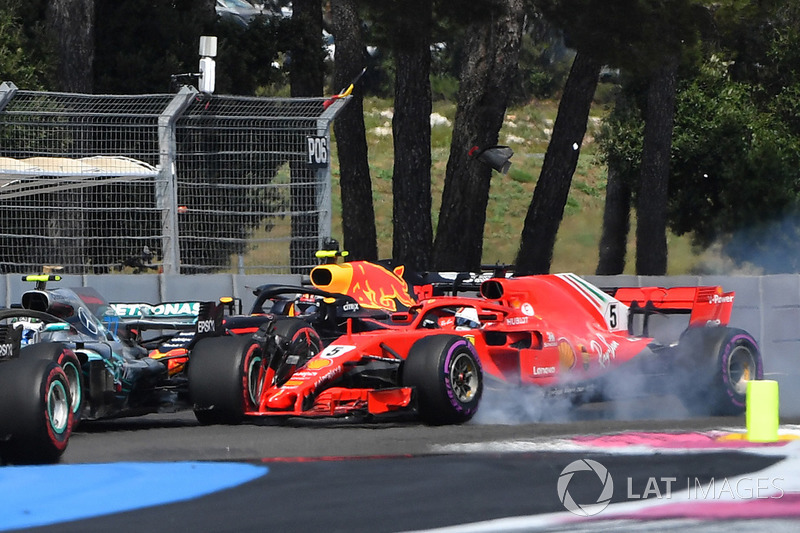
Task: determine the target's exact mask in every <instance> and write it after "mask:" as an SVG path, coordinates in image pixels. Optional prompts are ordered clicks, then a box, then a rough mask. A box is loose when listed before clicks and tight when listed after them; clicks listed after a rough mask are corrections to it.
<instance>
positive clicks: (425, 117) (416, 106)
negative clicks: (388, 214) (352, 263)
mask: <svg viewBox="0 0 800 533" xmlns="http://www.w3.org/2000/svg"><path fill="white" fill-rule="evenodd" d="M403 5H404V7H405V9H406V11H407V12H409V13H414V16H413V17H402V18H399V19H398V20H397V24H396V25H395V27H394V28H393V32H395V33H394V35H393V42H394V46H393V48H394V54H395V69H396V74H395V94H394V120H393V121H392V134H393V136H394V170H393V175H392V193H393V195H394V202H393V206H392V222H393V234H394V235H393V237H394V238H393V247H392V257H393V258H394V259H395V260H396V261H397V262H398V263H400V264H404V265H406V267H407V268H409V269H411V270H427V269H428V268H429V266H430V261H431V247H432V241H433V229H432V227H433V224H432V222H431V126H430V115H431V87H430V80H429V75H430V67H431V53H430V36H431V25H432V9H431V2H430V0H410V1H407V2H404V4H403Z"/></svg>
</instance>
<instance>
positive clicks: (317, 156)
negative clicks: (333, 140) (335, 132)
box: [306, 135, 330, 168]
mask: <svg viewBox="0 0 800 533" xmlns="http://www.w3.org/2000/svg"><path fill="white" fill-rule="evenodd" d="M306 143H307V144H308V158H307V159H306V163H307V164H308V166H309V167H312V168H321V167H326V166H328V163H330V150H328V138H327V137H325V136H324V135H323V136H312V135H309V136H308V137H306Z"/></svg>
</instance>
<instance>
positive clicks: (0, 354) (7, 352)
mask: <svg viewBox="0 0 800 533" xmlns="http://www.w3.org/2000/svg"><path fill="white" fill-rule="evenodd" d="M12 355H14V345H13V344H12V343H10V342H9V343H6V344H0V359H6V358H9V357H11V356H12Z"/></svg>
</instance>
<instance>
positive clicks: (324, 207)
mask: <svg viewBox="0 0 800 533" xmlns="http://www.w3.org/2000/svg"><path fill="white" fill-rule="evenodd" d="M351 98H352V96H348V97H346V98H337V99H336V100H334V101H333V102H332V103H331V105H329V106H328V108H327V109H326V110H325V111H323V112H322V114H321V115H320V117H319V119H318V120H317V135H319V136H322V135H324V136H325V137H326V138H327V140H328V164H327V165H326V166H325V167H322V168H320V169H319V170H318V171H317V180H318V181H317V182H318V183H319V184H320V187H319V188H318V193H319V206H320V211H321V212H320V216H319V226H318V227H319V235H318V238H319V242H318V243H317V247H319V248H321V247H322V245H323V243H324V241H325V239H328V238H330V237H333V235H331V227H332V225H333V205H332V203H333V201H332V197H333V190H332V184H331V182H332V177H331V164H330V150H331V147H332V143H331V123H332V122H333V119H334V118H335V117H336V115H338V114H339V111H341V110H342V108H343V107H344V106H345V105H347V102H349V101H350V99H351ZM340 237H341V236H340Z"/></svg>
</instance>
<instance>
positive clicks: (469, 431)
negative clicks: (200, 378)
mask: <svg viewBox="0 0 800 533" xmlns="http://www.w3.org/2000/svg"><path fill="white" fill-rule="evenodd" d="M670 402H671V400H669V399H666V398H653V399H649V400H647V401H635V402H629V403H627V404H625V405H623V406H620V405H607V404H601V405H597V406H585V407H582V408H580V409H578V410H576V411H573V412H571V413H570V414H569V418H568V419H567V418H562V414H559V417H552V416H551V417H540V419H539V420H536V421H531V420H524V419H523V420H503V421H502V422H503V423H497V422H498V421H497V420H492V419H491V418H488V419H487V418H486V416H484V418H483V419H480V420H478V421H476V422H474V423H469V424H466V425H463V426H443V427H429V426H424V425H420V424H418V423H416V422H415V421H414V420H410V419H409V420H404V419H397V420H392V421H383V422H373V423H363V422H358V421H351V420H312V421H307V420H288V421H277V420H274V419H263V420H258V421H256V422H255V423H252V424H245V425H240V426H200V425H198V424H197V422H196V421H195V420H194V417H193V415H192V414H191V413H190V412H182V413H174V414H159V415H148V416H143V417H137V418H129V419H120V420H109V421H103V422H95V423H91V424H83V425H82V426H81V427H80V428H78V430H77V431H76V433H74V434H73V437H72V439H71V440H70V444H69V447H68V449H67V451H66V453H65V454H64V456H63V458H62V461H61V464H59V465H55V466H44V467H23V466H19V467H18V466H5V467H2V468H0V494H2V496H0V531H16V530H24V531H34V532H39V531H41V532H56V531H58V532H60V533H64V532H72V531H75V532H95V531H96V532H100V531H102V532H109V531H114V532H115V533H123V532H128V531H130V532H137V533H138V532H144V531H198V532H201V531H202V532H228V531H230V532H249V531H259V532H261V531H326V532H327V531H348V532H349V531H370V532H372V531H376V532H381V531H415V530H430V529H435V528H448V529H447V530H452V531H596V530H599V529H603V530H618V531H631V530H635V531H669V530H676V529H692V530H698V531H728V530H730V529H731V528H734V529H737V530H738V529H741V528H742V527H743V525H744V524H748V526H747V527H748V528H752V527H754V525H755V527H766V528H768V529H769V530H770V531H796V530H797V526H798V524H800V510H798V508H800V487H796V485H798V484H800V468H798V467H797V466H796V464H795V462H791V461H789V460H787V459H786V458H787V457H789V456H792V457H793V456H798V457H800V451H799V450H800V448H798V446H796V444H800V441H791V442H789V443H788V444H787V443H785V442H784V443H779V444H786V446H772V445H764V446H763V447H756V448H752V447H741V446H738V445H736V446H733V447H722V448H718V447H711V448H707V449H695V450H694V451H692V452H691V453H688V452H687V453H684V452H685V450H682V449H681V444H680V442H679V443H678V444H677V445H675V446H670V449H667V450H664V449H661V450H659V449H655V450H654V449H652V448H647V447H642V446H638V445H637V444H635V443H638V442H641V441H636V440H634V441H631V442H634V444H631V445H626V446H622V447H620V446H617V445H614V444H613V443H612V445H610V446H607V447H603V446H594V447H588V448H586V447H585V448H580V447H575V446H573V445H570V444H569V443H570V442H574V440H575V439H574V437H576V436H577V437H578V438H585V436H594V437H598V438H601V439H602V438H613V436H614V435H617V436H618V435H634V436H636V435H645V436H647V435H651V436H652V435H654V434H658V435H660V436H661V437H660V438H664V435H665V434H666V435H667V438H672V437H673V436H680V435H695V436H697V435H700V436H701V437H698V438H705V437H702V436H703V435H704V434H705V433H707V432H710V431H715V430H719V429H720V428H727V429H723V431H725V430H727V431H734V432H735V431H736V428H738V429H741V430H743V429H744V425H745V418H744V416H741V417H726V418H691V417H689V416H688V415H687V414H686V413H685V412H684V413H681V412H680V409H679V408H677V407H674V406H673V405H672V404H671V403H670ZM797 423H798V420H797V419H781V424H782V426H783V425H785V424H789V425H794V424H797ZM609 435H610V436H612V437H603V436H609ZM636 438H638V437H636ZM651 440H652V439H651ZM695 440H696V439H695ZM609 442H611V441H609ZM565 443H566V444H565ZM620 452H621V453H620ZM753 452H758V453H753ZM762 452H763V453H762ZM576 461H578V462H579V463H580V464H583V465H586V464H600V465H602V468H604V469H607V473H608V474H609V477H610V476H613V481H614V483H613V490H611V491H610V492H606V491H605V489H606V488H609V487H608V478H606V483H605V484H604V483H603V481H602V479H601V477H600V474H599V473H596V471H594V472H593V471H577V472H575V473H574V474H572V475H570V476H569V477H568V478H565V469H566V468H567V467H568V466H570V465H574V464H577V463H575V462H576ZM592 461H594V462H595V463H592ZM756 478H757V481H756V483H757V485H758V486H757V487H756V488H755V489H752V488H751V489H747V487H745V486H744V485H741V486H740V483H739V482H738V481H735V480H742V479H749V480H751V481H752V480H754V479H756ZM723 480H724V481H725V483H726V486H727V487H728V488H727V491H728V492H729V494H727V495H725V494H722V493H720V494H719V495H717V494H716V492H719V491H720V490H723V491H724V490H725V489H723V484H722V481H723ZM728 480H731V481H730V485H728V484H727V482H728ZM715 481H716V482H717V488H716V489H709V488H708V487H709V485H708V484H709V482H711V483H712V484H713V483H714V482H715ZM560 482H561V483H562V485H560ZM566 482H568V484H567V485H564V483H566ZM762 482H763V483H762ZM762 485H763V486H762ZM560 487H561V488H563V487H566V488H567V491H566V492H568V494H567V497H568V499H571V501H574V502H578V503H579V504H580V505H584V504H593V503H595V502H598V503H597V505H598V506H600V508H602V509H604V510H602V512H600V513H599V514H596V515H595V516H593V517H579V516H577V515H576V514H575V513H570V512H568V511H567V510H565V505H564V503H562V498H563V496H564V494H565V491H563V490H560ZM731 487H733V488H732V489H731ZM698 488H699V489H698ZM762 489H763V490H767V492H765V493H764V495H763V497H761V498H759V496H760V491H761V490H762ZM776 489H777V490H778V492H779V493H780V496H781V497H782V498H783V499H782V500H778V499H776V497H775V496H774V495H775V491H776ZM691 490H694V497H693V498H692V494H691ZM698 490H700V493H698ZM753 490H755V491H757V494H756V497H755V498H750V500H751V501H750V502H749V503H753V504H756V505H758V509H756V510H755V511H752V509H755V508H756V505H750V506H749V507H748V509H749V510H748V511H747V512H744V513H743V512H742V509H743V507H742V506H741V505H739V506H738V507H726V506H725V505H719V503H720V502H717V501H715V502H713V503H715V504H717V505H714V506H709V505H704V506H703V508H702V509H701V510H699V511H698V510H697V509H693V510H692V511H691V512H688V513H684V512H682V511H680V510H678V511H676V510H675V509H677V508H676V507H675V506H672V507H668V508H665V507H658V508H656V509H655V510H653V509H649V508H643V507H642V506H643V505H644V503H646V502H652V503H664V502H665V500H664V498H665V497H667V499H669V496H670V495H669V492H672V493H673V496H674V497H682V498H683V500H686V499H687V498H688V499H689V500H690V501H689V502H688V504H700V503H703V504H704V503H708V502H707V501H705V500H718V499H728V500H730V499H731V498H730V497H731V496H732V497H733V500H737V499H746V498H745V497H746V496H747V495H748V494H749V495H750V496H753ZM769 490H772V492H769ZM748 491H749V492H748ZM795 491H797V492H795ZM601 492H602V493H601ZM745 492H746V493H748V494H742V493H745ZM730 493H733V494H730ZM718 496H719V497H718ZM692 499H694V500H695V501H691V500H692ZM601 500H602V501H601ZM698 500H704V501H703V502H701V501H698ZM778 502H780V503H782V504H784V505H782V506H781V507H779V508H776V507H775V506H774V505H773V504H776V503H778ZM666 503H673V502H672V501H670V502H666ZM735 503H739V504H741V503H742V502H741V501H739V502H735ZM608 504H610V506H609V507H608V508H607V509H606V508H605V506H606V505H608ZM682 505H686V502H685V501H684V503H683V504H682ZM770 505H773V506H772V507H770ZM584 508H585V509H595V510H596V509H597V507H585V506H584ZM678 508H680V507H678ZM612 509H617V511H616V512H617V515H618V516H617V518H614V517H611V518H607V519H605V520H603V521H602V522H597V521H593V520H597V519H599V518H603V517H604V516H607V515H609V513H611V510H612ZM665 509H669V510H665ZM619 510H622V511H624V512H622V513H621V514H620V512H619ZM591 512H594V511H591ZM487 521H488V522H487ZM759 524H763V525H761V526H759ZM449 528H452V529H449Z"/></svg>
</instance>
